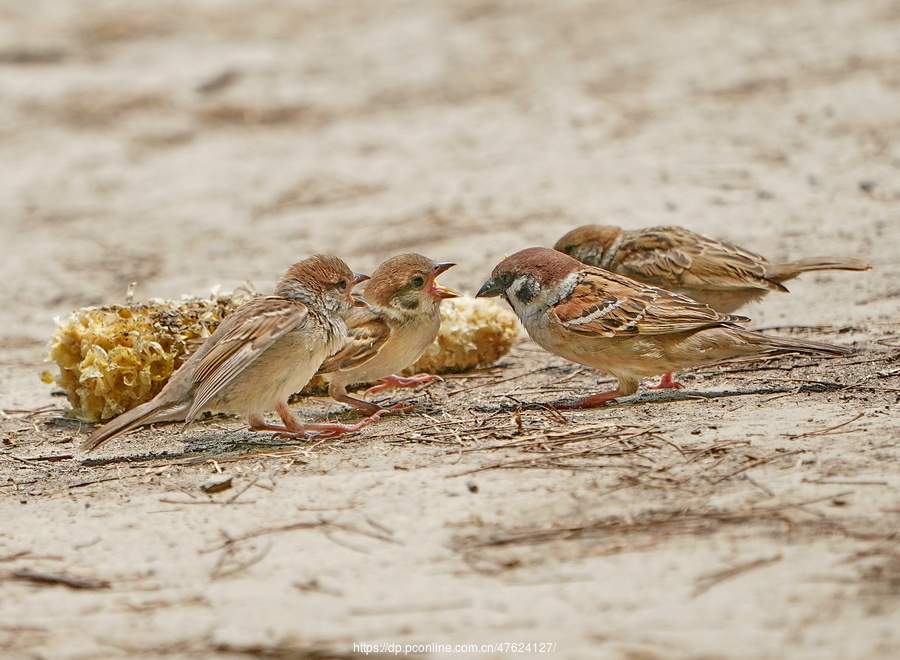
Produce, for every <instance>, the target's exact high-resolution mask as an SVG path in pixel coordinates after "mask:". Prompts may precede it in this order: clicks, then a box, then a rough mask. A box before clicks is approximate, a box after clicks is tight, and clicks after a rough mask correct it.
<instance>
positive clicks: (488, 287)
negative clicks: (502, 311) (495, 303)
mask: <svg viewBox="0 0 900 660" xmlns="http://www.w3.org/2000/svg"><path fill="white" fill-rule="evenodd" d="M505 291H506V287H505V286H503V284H501V282H500V280H499V279H494V278H491V279H489V280H488V281H487V282H485V283H484V284H482V285H481V288H480V289H478V293H476V294H475V297H476V298H493V297H495V296H500V295H503V293H504V292H505Z"/></svg>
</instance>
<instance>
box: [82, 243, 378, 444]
mask: <svg viewBox="0 0 900 660" xmlns="http://www.w3.org/2000/svg"><path fill="white" fill-rule="evenodd" d="M366 279H368V276H366V275H359V274H356V273H353V272H352V271H351V270H350V269H349V268H348V267H347V264H345V263H344V262H343V261H341V260H340V259H338V258H337V257H334V256H331V255H315V256H312V257H309V258H308V259H304V260H303V261H300V262H298V263H296V264H294V265H293V266H291V267H290V268H289V269H288V270H287V272H286V273H285V274H284V276H283V277H282V278H281V280H280V281H279V282H278V285H277V286H276V287H275V295H273V296H267V297H262V298H256V299H254V300H251V301H250V302H247V303H245V304H244V305H242V306H240V307H238V308H237V309H236V310H235V311H234V313H233V314H231V315H230V316H228V317H227V318H226V319H225V320H224V321H223V322H222V323H221V324H220V325H219V327H217V328H216V330H215V332H213V334H212V335H210V336H209V338H208V339H207V340H206V341H205V342H203V344H202V345H201V346H200V347H199V348H198V349H197V350H196V351H195V352H194V353H193V354H192V355H191V356H190V357H189V358H188V359H187V361H185V363H184V364H183V365H181V367H180V368H179V369H178V371H176V372H175V373H174V374H172V377H171V378H170V379H169V381H168V382H167V383H166V385H165V387H163V389H162V390H161V391H160V393H159V394H157V395H156V396H155V397H154V398H153V399H152V400H150V401H148V402H147V403H143V404H141V405H139V406H137V407H135V408H132V409H131V410H129V411H127V412H125V413H123V414H121V415H119V416H118V417H116V418H115V419H113V420H112V421H110V422H108V423H107V424H105V425H104V426H102V427H100V428H98V429H97V430H95V431H94V432H93V433H91V435H90V436H89V437H88V439H87V440H85V441H84V443H83V444H82V446H81V447H82V449H84V450H86V451H90V450H92V449H95V448H96V447H98V446H99V445H100V444H102V443H103V442H106V441H107V440H109V439H110V438H113V437H115V436H117V435H119V434H121V433H125V432H126V431H130V430H131V429H134V428H136V427H138V426H143V425H146V424H152V423H154V422H161V421H171V420H186V421H187V422H189V423H190V422H191V421H193V420H194V419H196V418H197V417H198V416H199V415H200V413H202V412H204V411H207V410H210V411H218V412H229V413H235V414H239V415H243V416H245V417H246V418H247V420H248V422H249V424H250V428H251V429H253V430H255V431H275V432H277V433H278V434H280V435H282V436H283V437H289V438H321V437H331V436H334V435H338V434H340V433H344V432H349V431H355V430H358V429H359V428H362V427H363V426H365V425H366V424H368V423H370V422H371V421H374V419H376V418H377V415H376V416H375V417H370V418H367V419H365V420H362V421H361V422H360V423H359V424H357V425H343V424H301V423H300V422H299V421H298V420H297V419H296V418H295V417H294V415H293V414H292V413H291V411H290V409H289V408H288V403H287V401H288V397H289V396H290V395H291V394H293V393H294V392H297V391H299V390H300V389H301V388H302V387H303V386H304V385H305V384H306V383H307V382H308V381H309V380H310V378H312V376H313V374H315V372H316V369H317V368H318V366H319V365H320V364H321V363H322V361H323V360H324V359H325V358H326V357H328V356H329V355H331V354H332V353H334V352H335V351H336V350H338V349H339V348H340V347H341V346H342V345H343V344H344V342H345V341H346V339H347V325H346V323H345V321H344V317H345V316H346V315H347V314H348V313H349V312H350V311H351V308H352V307H353V306H354V305H355V302H354V301H353V299H352V298H351V290H352V288H353V286H354V285H355V284H357V283H359V282H362V281H363V280H366ZM272 409H275V410H277V412H278V414H279V416H280V417H281V421H282V422H283V424H284V425H283V426H280V425H277V424H269V423H267V422H266V421H265V420H264V419H263V413H265V412H267V411H269V410H272Z"/></svg>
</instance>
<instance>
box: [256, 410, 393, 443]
mask: <svg viewBox="0 0 900 660" xmlns="http://www.w3.org/2000/svg"><path fill="white" fill-rule="evenodd" d="M389 411H390V409H389V408H384V409H382V410H379V411H377V412H375V413H373V414H372V415H369V416H368V417H364V418H363V419H361V420H359V421H358V422H356V423H355V424H336V423H327V424H299V423H298V424H296V425H293V424H292V425H291V426H290V427H288V426H281V425H279V424H258V425H255V426H252V427H251V429H252V430H254V431H272V432H273V433H275V435H276V436H277V437H279V438H283V439H287V440H322V439H326V438H335V437H337V436H339V435H344V434H345V433H356V432H357V431H361V430H362V429H364V428H365V427H367V426H368V425H369V424H371V423H372V422H374V421H377V420H379V419H381V417H382V416H383V415H385V414H387V413H388V412H389Z"/></svg>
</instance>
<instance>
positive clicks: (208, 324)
mask: <svg viewBox="0 0 900 660" xmlns="http://www.w3.org/2000/svg"><path fill="white" fill-rule="evenodd" d="M255 295H256V294H255V292H254V291H253V290H252V289H251V288H250V287H249V286H248V287H244V288H241V289H238V290H237V291H235V292H234V293H233V294H227V295H219V296H216V297H215V299H212V300H210V299H201V298H185V299H184V300H181V301H177V302H151V303H146V304H129V305H113V306H110V307H89V308H87V309H82V310H79V311H77V312H73V313H72V314H70V315H69V316H68V317H66V318H65V319H61V320H57V329H56V334H55V335H54V336H53V338H52V339H51V341H50V359H51V360H52V361H53V362H55V363H56V364H57V366H58V367H59V374H58V375H57V376H56V379H55V380H56V383H57V384H58V385H59V386H60V387H61V388H62V389H64V390H65V391H66V395H67V396H68V399H69V403H70V404H71V406H72V411H71V412H72V415H73V416H75V417H77V418H78V419H81V420H84V421H87V422H98V421H101V420H106V419H111V418H113V417H115V416H117V415H119V414H121V413H123V412H125V411H126V410H129V409H131V408H133V407H134V406H136V405H138V404H141V403H143V402H144V401H149V400H150V399H152V398H153V397H154V396H156V394H157V393H158V392H159V391H160V390H161V389H162V386H163V385H164V384H165V382H166V381H167V380H168V378H169V376H171V375H172V372H173V371H175V370H176V369H177V368H178V367H180V366H181V363H182V362H184V360H185V359H186V354H187V353H188V352H189V350H191V347H190V343H191V342H192V340H197V339H198V338H200V339H202V338H205V337H208V336H209V335H210V334H212V332H213V331H214V330H215V329H216V327H217V326H218V325H219V323H220V322H221V321H222V319H223V318H224V317H226V316H227V315H228V314H230V313H231V312H232V311H234V310H235V309H236V308H237V307H238V306H240V305H241V304H243V303H244V302H246V301H248V300H250V299H251V298H252V297H254V296H255Z"/></svg>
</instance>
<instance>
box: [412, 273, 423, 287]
mask: <svg viewBox="0 0 900 660" xmlns="http://www.w3.org/2000/svg"><path fill="white" fill-rule="evenodd" d="M412 285H413V286H414V287H416V288H417V289H421V288H422V287H423V286H425V278H424V277H422V276H421V275H416V276H415V277H414V278H412Z"/></svg>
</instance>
